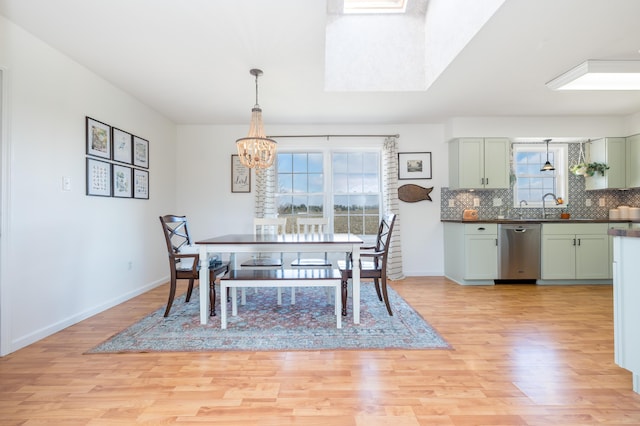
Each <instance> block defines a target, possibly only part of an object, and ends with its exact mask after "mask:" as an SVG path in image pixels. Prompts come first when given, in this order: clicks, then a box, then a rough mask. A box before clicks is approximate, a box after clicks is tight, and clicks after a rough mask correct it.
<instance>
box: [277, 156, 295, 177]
mask: <svg viewBox="0 0 640 426" xmlns="http://www.w3.org/2000/svg"><path fill="white" fill-rule="evenodd" d="M292 161H293V157H292V155H291V154H278V173H291V171H292V170H293V168H292Z"/></svg>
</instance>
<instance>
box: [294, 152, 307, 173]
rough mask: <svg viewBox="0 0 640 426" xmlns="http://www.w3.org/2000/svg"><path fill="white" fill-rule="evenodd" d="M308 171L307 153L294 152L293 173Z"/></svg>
mask: <svg viewBox="0 0 640 426" xmlns="http://www.w3.org/2000/svg"><path fill="white" fill-rule="evenodd" d="M306 172H307V154H306V153H304V154H293V173H306Z"/></svg>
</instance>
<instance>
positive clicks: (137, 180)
mask: <svg viewBox="0 0 640 426" xmlns="http://www.w3.org/2000/svg"><path fill="white" fill-rule="evenodd" d="M133 198H139V199H142V200H148V199H149V172H148V171H146V170H139V169H133Z"/></svg>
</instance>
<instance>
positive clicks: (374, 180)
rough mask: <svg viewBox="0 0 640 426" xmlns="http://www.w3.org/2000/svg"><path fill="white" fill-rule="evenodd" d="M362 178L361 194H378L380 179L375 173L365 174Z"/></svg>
mask: <svg viewBox="0 0 640 426" xmlns="http://www.w3.org/2000/svg"><path fill="white" fill-rule="evenodd" d="M363 178H364V181H363V187H362V189H363V192H378V191H379V190H380V179H378V174H377V173H367V174H365V175H364V176H363Z"/></svg>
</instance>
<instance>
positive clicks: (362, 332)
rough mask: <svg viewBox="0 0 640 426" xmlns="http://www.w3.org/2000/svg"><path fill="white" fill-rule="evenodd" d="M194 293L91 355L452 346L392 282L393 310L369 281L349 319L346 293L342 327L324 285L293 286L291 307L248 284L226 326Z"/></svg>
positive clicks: (287, 293)
mask: <svg viewBox="0 0 640 426" xmlns="http://www.w3.org/2000/svg"><path fill="white" fill-rule="evenodd" d="M198 293H199V292H198V291H197V290H195V291H194V292H193V295H192V297H191V301H190V302H189V303H185V301H184V295H182V296H181V297H179V298H176V301H175V302H174V303H173V307H172V308H171V313H170V314H169V316H168V317H167V318H165V317H163V314H164V310H165V307H164V306H163V307H161V308H159V309H158V310H156V311H155V312H153V313H151V314H150V315H148V316H147V317H145V318H143V319H142V320H140V321H138V322H137V323H135V324H133V325H132V326H130V327H128V328H127V329H125V330H123V331H122V332H120V333H118V334H116V335H115V336H113V337H111V338H110V339H108V340H107V341H105V342H103V343H101V344H100V345H98V346H97V347H95V348H93V349H91V350H90V351H88V353H125V352H195V351H198V352H207V351H298V350H338V349H450V346H449V344H448V343H447V342H446V341H445V340H444V339H443V338H442V337H441V336H440V335H439V334H438V333H437V332H436V331H435V330H434V329H433V328H432V327H431V326H430V325H429V324H428V323H427V322H426V321H425V320H424V319H423V318H422V317H421V316H420V315H419V314H418V313H417V312H416V311H415V310H414V309H413V308H412V307H411V306H409V304H408V303H407V302H406V301H405V300H404V299H403V298H402V297H400V296H399V295H398V294H397V293H396V292H395V291H394V290H393V289H391V288H389V300H390V303H391V307H392V309H393V316H389V314H388V313H387V310H386V307H385V305H384V303H383V302H380V301H379V300H378V297H377V295H376V292H375V289H374V287H373V286H372V285H363V286H362V288H361V312H360V324H353V316H352V315H351V313H352V312H351V308H352V304H351V297H349V305H348V306H349V312H348V315H347V316H346V317H343V318H342V329H337V328H336V319H335V316H334V314H333V309H334V308H333V301H332V300H331V298H330V296H329V295H328V294H327V293H326V292H325V288H318V287H315V288H314V287H306V288H298V289H296V298H295V304H294V305H291V304H290V298H289V296H290V290H289V289H283V291H282V293H283V295H282V305H277V303H276V289H274V288H262V289H259V290H258V291H257V292H254V290H253V289H248V291H247V304H246V305H244V306H242V305H239V306H238V315H237V316H235V317H234V316H231V315H229V316H228V324H227V329H225V330H222V329H220V307H219V306H217V307H216V308H217V309H216V311H217V313H218V315H217V316H214V317H209V319H210V320H209V322H208V323H207V324H206V325H202V324H200V316H199V302H198ZM228 305H229V310H228V312H230V310H231V307H230V305H231V304H230V303H229V304H228Z"/></svg>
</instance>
